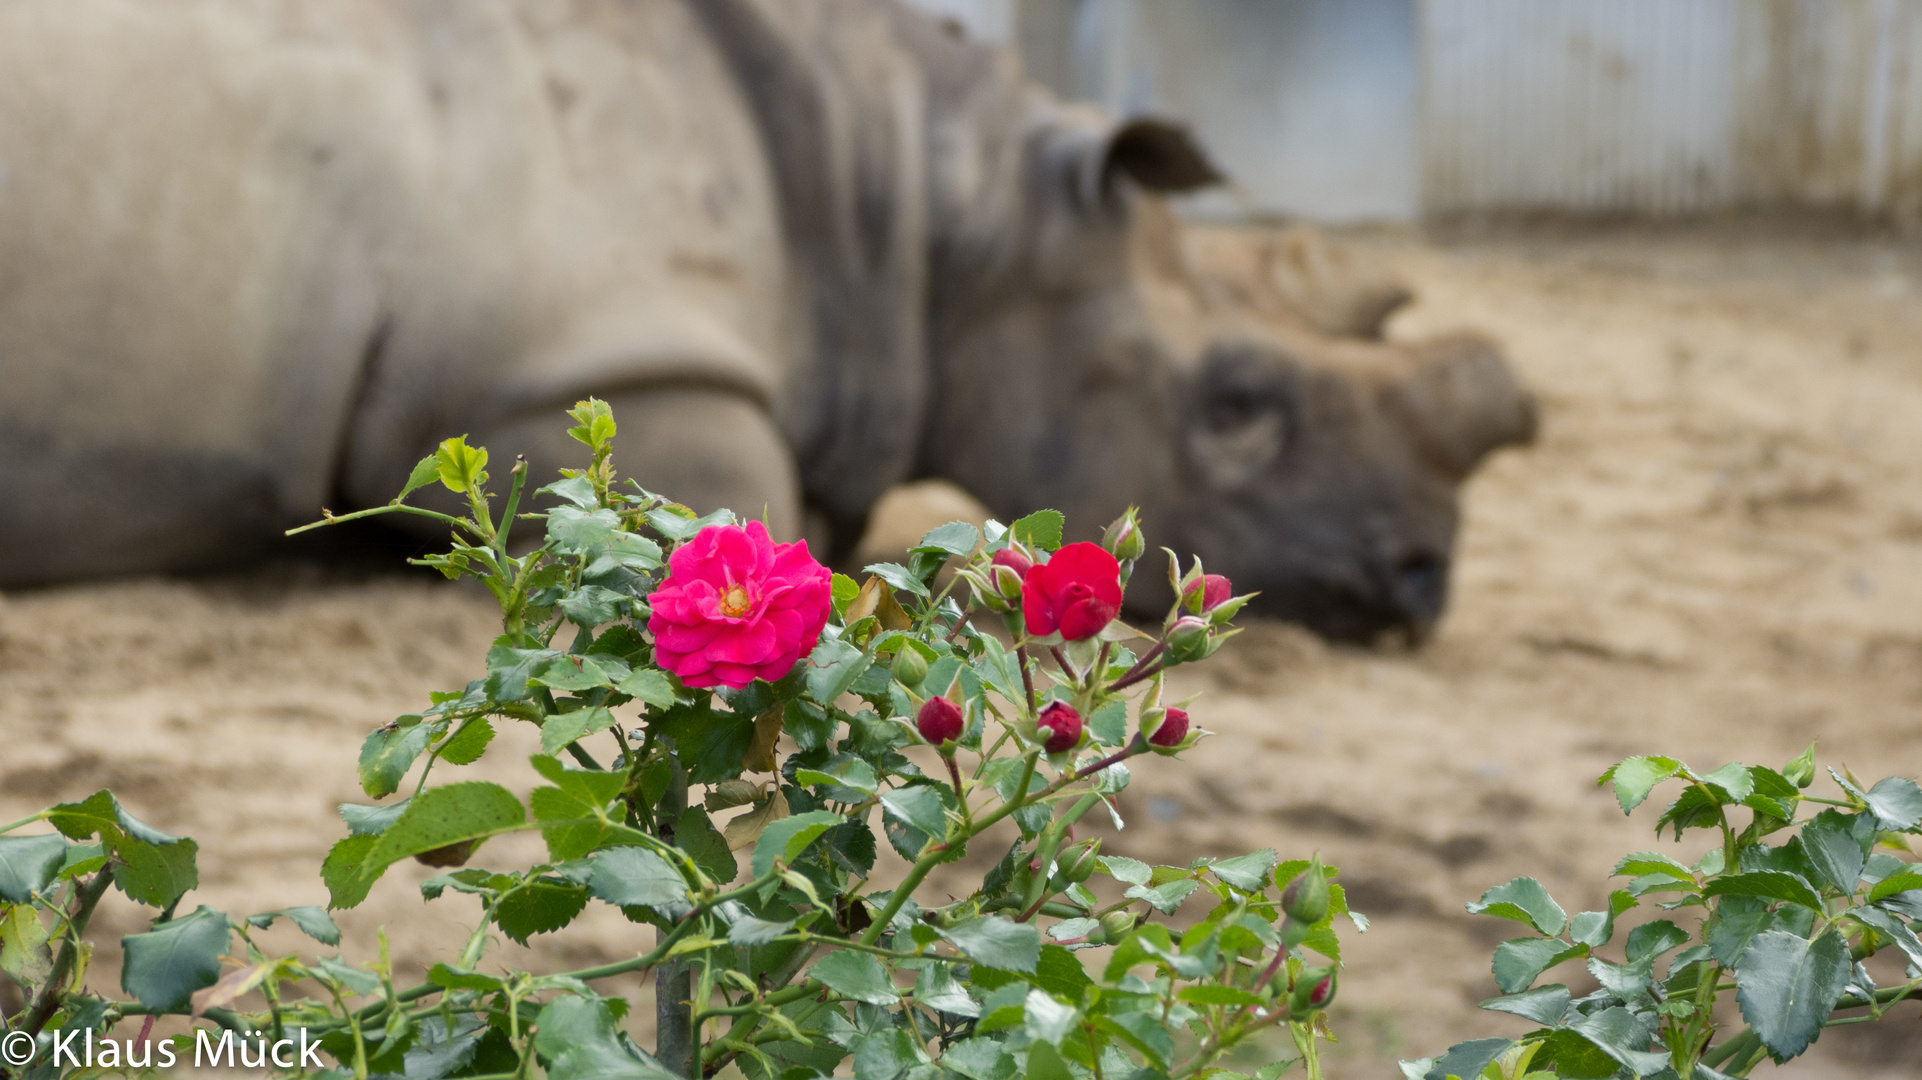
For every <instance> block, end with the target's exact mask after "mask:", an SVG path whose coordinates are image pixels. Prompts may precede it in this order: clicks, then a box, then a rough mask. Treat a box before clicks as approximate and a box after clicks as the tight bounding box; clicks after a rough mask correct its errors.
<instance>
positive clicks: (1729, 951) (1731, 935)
mask: <svg viewBox="0 0 1922 1080" xmlns="http://www.w3.org/2000/svg"><path fill="white" fill-rule="evenodd" d="M1730 906H1731V905H1728V904H1724V905H1723V906H1722V912H1721V918H1720V919H1719V920H1718V921H1717V922H1716V925H1715V929H1713V930H1711V931H1709V935H1708V948H1709V955H1711V956H1713V957H1714V958H1715V962H1716V963H1718V964H1721V965H1722V966H1723V967H1734V966H1735V964H1736V962H1737V961H1738V960H1740V959H1741V956H1742V950H1743V949H1746V948H1748V943H1749V942H1750V941H1751V940H1752V939H1753V938H1754V937H1755V935H1757V934H1759V933H1761V932H1762V931H1764V930H1767V929H1768V928H1769V924H1771V923H1773V922H1774V921H1775V916H1774V915H1773V914H1771V913H1770V912H1767V911H1731V910H1729V908H1730Z"/></svg>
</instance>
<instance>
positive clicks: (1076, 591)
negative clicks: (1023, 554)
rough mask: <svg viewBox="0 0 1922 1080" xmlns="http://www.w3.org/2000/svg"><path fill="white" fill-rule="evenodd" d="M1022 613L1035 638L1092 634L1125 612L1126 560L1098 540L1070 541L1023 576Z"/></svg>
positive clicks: (1073, 637)
mask: <svg viewBox="0 0 1922 1080" xmlns="http://www.w3.org/2000/svg"><path fill="white" fill-rule="evenodd" d="M1021 613H1022V615H1023V616H1024V617H1025V618H1026V620H1027V626H1028V633H1029V634H1030V635H1032V636H1034V637H1046V636H1047V635H1049V634H1052V633H1054V632H1055V631H1057V630H1059V631H1060V632H1061V636H1062V638H1063V639H1064V640H1067V641H1083V640H1086V639H1087V638H1091V637H1093V636H1095V635H1096V634H1099V633H1100V632H1101V630H1102V628H1103V627H1105V626H1107V625H1108V624H1109V623H1111V622H1113V621H1114V617H1115V616H1116V615H1119V614H1120V613H1121V564H1120V563H1118V562H1116V561H1115V557H1114V556H1113V555H1110V554H1108V553H1107V552H1106V551H1103V550H1102V549H1101V547H1100V545H1098V544H1089V543H1085V542H1084V543H1079V544H1069V545H1068V546H1067V547H1064V548H1062V549H1061V550H1060V551H1057V552H1055V553H1054V557H1053V558H1052V559H1049V560H1048V561H1047V562H1045V563H1042V564H1041V565H1040V566H1037V567H1034V568H1033V569H1031V570H1029V571H1028V575H1027V577H1026V578H1024V579H1022V583H1021Z"/></svg>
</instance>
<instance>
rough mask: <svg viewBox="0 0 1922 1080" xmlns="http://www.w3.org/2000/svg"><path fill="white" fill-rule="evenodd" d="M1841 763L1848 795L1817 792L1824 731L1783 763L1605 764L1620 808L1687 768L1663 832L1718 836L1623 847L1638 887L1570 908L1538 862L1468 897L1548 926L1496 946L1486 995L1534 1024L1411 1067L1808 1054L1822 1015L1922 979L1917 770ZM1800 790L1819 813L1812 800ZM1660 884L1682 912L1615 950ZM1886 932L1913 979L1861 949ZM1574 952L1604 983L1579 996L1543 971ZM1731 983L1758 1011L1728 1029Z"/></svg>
mask: <svg viewBox="0 0 1922 1080" xmlns="http://www.w3.org/2000/svg"><path fill="white" fill-rule="evenodd" d="M1830 775H1831V777H1832V778H1833V779H1834V781H1835V784H1836V787H1837V788H1838V789H1839V792H1838V794H1839V795H1840V798H1831V797H1827V796H1818V795H1814V794H1810V793H1808V792H1807V789H1808V788H1809V786H1810V785H1811V784H1812V783H1813V780H1814V777H1815V758H1814V748H1813V747H1811V748H1810V750H1809V752H1808V753H1806V754H1804V755H1803V756H1802V757H1801V758H1798V759H1797V760H1795V761H1792V762H1789V763H1788V764H1787V765H1786V766H1784V767H1783V768H1782V769H1780V770H1776V769H1770V768H1766V767H1763V766H1746V765H1740V764H1730V765H1724V766H1722V767H1721V768H1719V769H1715V770H1713V771H1709V772H1699V773H1698V772H1696V771H1695V770H1693V769H1691V768H1690V767H1689V766H1687V765H1686V764H1684V763H1682V762H1680V761H1677V760H1675V759H1673V758H1663V757H1634V758H1629V759H1627V760H1626V761H1623V762H1621V763H1620V764H1618V765H1616V766H1615V767H1614V768H1612V769H1610V770H1608V771H1607V772H1606V773H1604V774H1602V777H1601V780H1600V783H1601V784H1603V785H1612V786H1613V788H1614V792H1615V796H1616V799H1617V800H1618V802H1619V803H1620V805H1621V806H1622V809H1623V810H1624V812H1627V811H1632V810H1634V809H1635V808H1636V807H1638V806H1640V805H1641V804H1642V803H1643V802H1645V801H1647V800H1648V798H1649V797H1650V796H1651V795H1652V794H1653V793H1654V792H1655V790H1656V789H1657V788H1658V787H1660V786H1661V785H1662V784H1664V783H1667V782H1679V783H1680V784H1681V785H1682V787H1681V789H1680V791H1678V792H1677V794H1676V796H1675V798H1674V800H1673V801H1672V802H1670V803H1669V804H1668V806H1667V807H1666V808H1665V809H1664V810H1663V811H1662V814H1661V816H1660V817H1659V818H1658V820H1657V821H1656V831H1657V833H1658V834H1659V833H1660V832H1661V831H1663V830H1664V829H1672V830H1673V832H1674V834H1675V835H1676V837H1677V838H1680V837H1682V836H1684V835H1685V834H1688V833H1690V832H1692V831H1703V830H1705V831H1706V832H1707V833H1708V834H1710V835H1713V836H1714V837H1715V839H1716V840H1717V843H1716V844H1715V846H1713V847H1711V848H1709V849H1708V850H1707V851H1705V852H1704V853H1703V854H1702V856H1701V858H1700V859H1699V860H1697V861H1696V862H1695V863H1694V864H1693V865H1684V864H1683V863H1682V862H1680V861H1678V860H1676V859H1674V858H1671V857H1670V856H1668V855H1664V854H1661V853H1659V852H1636V853H1634V854H1631V855H1628V856H1626V857H1625V858H1623V859H1622V860H1621V861H1620V862H1619V863H1617V864H1616V867H1615V873H1616V875H1617V876H1619V877H1624V878H1627V879H1628V883H1627V886H1626V887H1625V888H1622V889H1618V890H1616V891H1615V892H1613V893H1612V894H1611V895H1610V900H1609V906H1608V908H1607V910H1605V911H1584V912H1581V913H1579V914H1577V915H1575V916H1574V917H1572V918H1569V917H1567V916H1566V915H1565V914H1564V912H1563V910H1562V908H1561V906H1560V905H1559V904H1557V903H1555V901H1554V899H1553V898H1552V897H1550V896H1549V895H1548V891H1547V890H1546V889H1544V888H1543V887H1542V886H1541V884H1540V883H1539V882H1537V881H1535V880H1534V879H1533V878H1516V879H1515V880H1513V881H1510V882H1508V883H1507V884H1505V885H1499V886H1496V887H1495V888H1493V889H1490V890H1489V891H1488V892H1487V893H1485V894H1484V895H1483V896H1482V898H1481V899H1480V900H1478V901H1476V902H1474V903H1471V904H1469V905H1468V910H1469V911H1470V912H1474V913H1478V914H1485V915H1493V916H1496V917H1499V918H1504V919H1510V920H1512V921H1515V922H1518V923H1521V924H1523V925H1525V926H1528V927H1529V928H1530V929H1532V930H1534V931H1535V932H1536V934H1537V935H1538V936H1535V937H1524V938H1517V939H1515V940H1512V941H1506V942H1503V943H1502V944H1501V945H1500V946H1498V947H1497V948H1496V949H1495V957H1494V964H1493V970H1494V974H1495V979H1496V982H1497V983H1498V984H1499V985H1500V987H1501V988H1502V990H1503V991H1504V994H1503V996H1501V997H1498V998H1492V999H1490V1000H1488V1001H1484V1002H1482V1007H1483V1008H1485V1009H1489V1010H1492V1011H1495V1012H1503V1013H1509V1014H1512V1015H1514V1016H1519V1017H1521V1018H1523V1019H1525V1020H1528V1021H1529V1022H1531V1023H1533V1024H1535V1025H1537V1029H1536V1030H1535V1031H1533V1032H1530V1033H1528V1034H1526V1035H1523V1036H1521V1037H1520V1038H1519V1039H1476V1040H1472V1041H1469V1042H1464V1043H1461V1044H1458V1045H1456V1046H1454V1047H1451V1048H1450V1049H1449V1051H1448V1052H1447V1053H1446V1054H1444V1055H1442V1056H1441V1057H1439V1058H1424V1059H1422V1060H1420V1061H1405V1062H1403V1063H1402V1071H1403V1073H1404V1075H1406V1076H1409V1077H1420V1078H1423V1080H1445V1078H1447V1077H1450V1076H1455V1077H1461V1078H1463V1080H1522V1078H1524V1077H1526V1078H1527V1080H1551V1078H1555V1077H1568V1078H1575V1077H1608V1078H1623V1077H1657V1078H1670V1080H1673V1078H1677V1077H1689V1078H1691V1080H1721V1078H1727V1077H1743V1076H1748V1075H1749V1074H1750V1071H1751V1070H1753V1069H1754V1068H1756V1067H1757V1066H1758V1065H1759V1064H1760V1063H1761V1062H1762V1061H1763V1060H1764V1059H1770V1060H1773V1061H1775V1062H1778V1063H1779V1062H1784V1061H1788V1060H1789V1059H1791V1058H1794V1057H1796V1056H1798V1055H1800V1054H1801V1053H1803V1052H1804V1051H1805V1050H1807V1049H1808V1047H1809V1045H1810V1044H1811V1043H1813V1042H1815V1040H1816V1039H1818V1038H1820V1036H1821V1034H1822V1031H1823V1030H1824V1029H1825V1028H1827V1027H1832V1026H1834V1025H1836V1024H1846V1023H1857V1022H1861V1021H1865V1020H1872V1019H1876V1018H1879V1017H1880V1016H1881V1015H1882V1014H1883V1013H1885V1012H1887V1011H1888V1010H1889V1009H1890V1008H1892V1007H1893V1006H1895V1005H1896V1004H1897V1003H1898V1002H1901V1001H1904V1000H1912V999H1914V998H1916V997H1918V996H1922V940H1919V939H1918V938H1917V936H1916V933H1915V926H1914V925H1913V923H1912V920H1915V919H1917V918H1922V903H1918V901H1922V872H1918V871H1917V870H1915V869H1911V867H1913V866H1914V864H1913V863H1909V862H1905V861H1903V860H1902V859H1900V858H1898V857H1897V856H1895V855H1894V854H1892V853H1891V852H1895V851H1905V850H1908V846H1907V843H1906V842H1905V838H1904V834H1908V835H1913V834H1915V833H1916V832H1918V831H1922V829H1918V823H1922V802H1917V801H1915V796H1913V795H1912V794H1911V793H1912V792H1914V791H1915V790H1916V788H1915V784H1914V783H1913V781H1910V780H1906V779H1903V778H1900V777H1891V778H1888V779H1885V780H1882V781H1880V782H1878V783H1876V784H1875V785H1873V786H1872V787H1867V788H1865V787H1863V786H1862V785H1860V784H1858V783H1857V782H1856V781H1855V779H1854V777H1852V776H1849V775H1847V774H1845V773H1836V772H1834V771H1832V770H1831V772H1830ZM1805 803H1808V804H1813V805H1812V807H1811V809H1812V810H1813V812H1812V813H1810V814H1809V815H1808V816H1806V817H1802V816H1799V811H1800V809H1801V807H1802V804H1805ZM1653 897H1660V898H1661V899H1660V900H1659V901H1658V904H1659V907H1660V908H1661V909H1663V910H1664V911H1667V912H1670V913H1671V914H1672V917H1671V918H1653V919H1647V920H1644V921H1641V922H1640V923H1639V924H1638V925H1636V926H1635V927H1633V928H1632V929H1631V930H1629V932H1628V933H1627V935H1625V937H1624V939H1623V940H1622V942H1621V943H1620V944H1621V956H1622V959H1621V960H1620V961H1615V960H1611V959H1609V958H1607V957H1605V956H1604V955H1603V954H1602V950H1603V949H1604V947H1605V946H1609V945H1610V944H1611V941H1612V940H1613V939H1614V938H1615V936H1616V934H1615V930H1616V927H1615V920H1616V918H1617V917H1618V916H1621V915H1624V914H1626V913H1628V912H1629V911H1631V910H1632V909H1634V908H1636V907H1639V906H1641V905H1642V904H1643V903H1644V902H1645V898H1653ZM1885 948H1894V949H1896V950H1897V952H1898V953H1899V954H1900V955H1901V957H1902V959H1903V960H1904V961H1905V964H1906V967H1907V977H1908V980H1909V981H1907V982H1904V983H1901V984H1898V985H1894V986H1890V987H1883V988H1878V987H1876V986H1875V985H1874V983H1873V982H1872V981H1871V980H1870V978H1869V975H1868V971H1867V969H1866V968H1864V967H1862V966H1861V965H1860V964H1859V963H1858V961H1860V960H1862V959H1864V958H1866V957H1868V956H1870V955H1873V954H1874V953H1876V952H1878V951H1880V950H1882V949H1885ZM1578 959H1582V960H1585V961H1586V965H1587V969H1588V974H1589V975H1590V976H1591V977H1593V979H1594V980H1595V982H1596V983H1598V984H1599V985H1600V989H1598V990H1596V991H1595V992H1594V993H1591V994H1587V995H1585V996H1583V997H1580V998H1576V997H1573V996H1572V995H1571V993H1570V992H1569V990H1568V987H1567V986H1566V985H1564V984H1562V983H1551V984H1547V985H1541V986H1537V985H1536V982H1537V980H1538V979H1540V978H1541V977H1542V976H1543V975H1544V974H1545V973H1547V972H1548V971H1549V970H1551V969H1553V968H1555V967H1556V966H1558V965H1561V964H1564V963H1567V962H1570V961H1573V960H1578ZM1663 961H1666V963H1665V964H1664V963H1663ZM1729 991H1733V996H1734V1004H1735V1006H1736V1009H1737V1010H1738V1012H1739V1015H1740V1016H1741V1018H1742V1020H1743V1021H1744V1022H1745V1023H1746V1025H1747V1026H1746V1027H1743V1028H1741V1029H1740V1030H1738V1031H1735V1032H1726V1031H1722V1030H1718V1028H1717V1026H1716V1020H1717V1011H1716V1008H1717V1005H1718V1004H1719V1003H1723V1002H1725V1001H1726V998H1727V996H1728V993H1729ZM1858 1010H1861V1011H1858ZM1723 1015H1726V1010H1724V1012H1723Z"/></svg>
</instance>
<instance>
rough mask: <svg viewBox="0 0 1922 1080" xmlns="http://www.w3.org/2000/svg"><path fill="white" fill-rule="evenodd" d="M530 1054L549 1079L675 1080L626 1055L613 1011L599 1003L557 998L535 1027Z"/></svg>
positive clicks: (678, 1079) (662, 1071)
mask: <svg viewBox="0 0 1922 1080" xmlns="http://www.w3.org/2000/svg"><path fill="white" fill-rule="evenodd" d="M534 1049H535V1051H536V1052H538V1053H539V1054H540V1056H541V1057H542V1058H544V1059H546V1062H547V1076H548V1078H549V1080H680V1078H679V1077H677V1076H676V1075H675V1074H674V1073H672V1072H669V1071H668V1070H666V1069H663V1068H661V1067H660V1066H659V1065H657V1064H654V1063H651V1062H646V1061H642V1060H641V1059H640V1058H638V1057H636V1056H635V1055H634V1054H633V1053H632V1052H630V1051H629V1049H628V1046H627V1043H626V1040H625V1039H624V1038H623V1036H622V1034H621V1030H620V1027H619V1025H617V1024H616V1023H615V1021H614V1011H613V1010H612V1009H610V1008H609V1007H608V1004H607V1002H605V1001H602V1000H600V999H598V998H588V997H560V998H555V999H554V1000H553V1001H550V1002H548V1003H547V1004H546V1005H545V1006H543V1007H542V1008H541V1011H540V1015H539V1017H538V1018H537V1019H536V1020H535V1022H534Z"/></svg>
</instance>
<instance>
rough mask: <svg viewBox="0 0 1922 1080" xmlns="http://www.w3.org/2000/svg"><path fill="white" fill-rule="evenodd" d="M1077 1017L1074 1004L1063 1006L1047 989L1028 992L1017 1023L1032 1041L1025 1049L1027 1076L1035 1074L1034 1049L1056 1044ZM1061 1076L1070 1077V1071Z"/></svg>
mask: <svg viewBox="0 0 1922 1080" xmlns="http://www.w3.org/2000/svg"><path fill="white" fill-rule="evenodd" d="M1080 1018H1081V1014H1080V1012H1079V1011H1077V1010H1076V1009H1075V1007H1074V1006H1072V1005H1063V1004H1062V1003H1061V1002H1059V1001H1056V1000H1055V999H1054V995H1052V994H1050V993H1048V992H1047V991H1045V990H1042V989H1039V988H1036V989H1033V990H1030V991H1028V997H1027V999H1026V1000H1025V1001H1024V1002H1023V1003H1022V1019H1021V1023H1022V1027H1023V1028H1025V1029H1026V1031H1027V1033H1028V1037H1029V1038H1031V1039H1033V1040H1034V1043H1033V1044H1032V1045H1031V1046H1030V1048H1029V1051H1028V1052H1029V1059H1028V1076H1029V1077H1031V1078H1032V1077H1033V1076H1034V1075H1035V1069H1034V1058H1033V1054H1034V1048H1035V1047H1039V1046H1049V1047H1054V1046H1060V1045H1061V1040H1062V1039H1065V1038H1067V1037H1068V1033H1069V1032H1070V1031H1073V1030H1074V1026H1075V1021H1076V1020H1079V1019H1080ZM1063 1076H1064V1077H1070V1076H1072V1074H1070V1073H1068V1072H1067V1071H1066V1070H1065V1069H1064V1070H1063Z"/></svg>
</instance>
